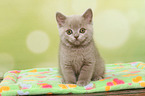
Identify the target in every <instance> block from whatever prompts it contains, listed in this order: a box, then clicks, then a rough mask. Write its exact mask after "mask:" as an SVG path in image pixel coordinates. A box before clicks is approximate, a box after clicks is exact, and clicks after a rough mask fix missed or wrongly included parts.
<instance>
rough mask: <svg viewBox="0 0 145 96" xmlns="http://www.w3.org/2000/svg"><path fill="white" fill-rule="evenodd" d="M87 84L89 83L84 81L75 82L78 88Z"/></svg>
mask: <svg viewBox="0 0 145 96" xmlns="http://www.w3.org/2000/svg"><path fill="white" fill-rule="evenodd" d="M88 84H89V81H84V80H81V81H77V85H79V86H86V85H88Z"/></svg>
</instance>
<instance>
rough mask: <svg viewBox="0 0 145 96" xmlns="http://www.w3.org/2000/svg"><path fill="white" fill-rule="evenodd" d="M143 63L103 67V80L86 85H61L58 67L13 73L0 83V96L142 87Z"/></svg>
mask: <svg viewBox="0 0 145 96" xmlns="http://www.w3.org/2000/svg"><path fill="white" fill-rule="evenodd" d="M144 69H145V63H142V62H132V63H115V64H106V74H105V78H104V79H101V80H99V81H91V82H90V83H89V84H88V85H87V86H84V87H80V86H78V85H75V84H62V82H61V76H60V75H59V74H58V69H57V68H35V69H28V70H13V71H9V72H7V73H5V75H4V80H3V81H2V82H1V83H0V96H11V95H36V94H69V93H73V94H81V93H93V92H101V91H112V90H122V89H132V88H143V87H145V70H144Z"/></svg>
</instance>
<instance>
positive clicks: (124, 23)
mask: <svg viewBox="0 0 145 96" xmlns="http://www.w3.org/2000/svg"><path fill="white" fill-rule="evenodd" d="M129 33H130V26H129V22H128V20H127V18H126V17H125V16H124V15H123V14H122V13H121V12H119V11H117V10H106V11H104V12H102V13H100V14H98V16H96V17H95V18H94V38H95V40H96V42H98V44H100V45H102V46H103V47H106V48H116V47H119V46H121V45H123V44H124V43H125V42H126V41H127V39H128V37H129Z"/></svg>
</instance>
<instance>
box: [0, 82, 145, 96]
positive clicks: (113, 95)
mask: <svg viewBox="0 0 145 96" xmlns="http://www.w3.org/2000/svg"><path fill="white" fill-rule="evenodd" d="M1 81H2V79H0V82H1ZM106 95H107V96H145V89H143V88H141V89H129V90H120V91H110V92H98V93H88V94H68V95H46V94H44V95H36V96H106ZM29 96H30V95H29ZM33 96H34V95H33Z"/></svg>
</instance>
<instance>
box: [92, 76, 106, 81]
mask: <svg viewBox="0 0 145 96" xmlns="http://www.w3.org/2000/svg"><path fill="white" fill-rule="evenodd" d="M101 79H104V77H103V76H98V77H95V78H92V81H98V80H101Z"/></svg>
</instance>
